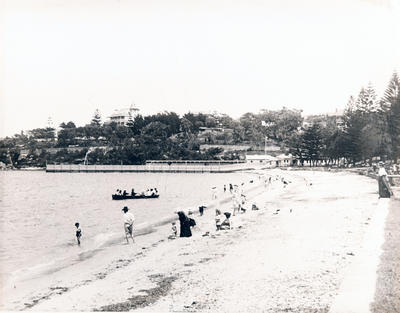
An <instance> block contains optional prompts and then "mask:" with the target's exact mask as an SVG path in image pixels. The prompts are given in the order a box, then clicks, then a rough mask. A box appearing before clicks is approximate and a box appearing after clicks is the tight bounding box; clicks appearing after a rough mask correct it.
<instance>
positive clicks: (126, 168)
mask: <svg viewBox="0 0 400 313" xmlns="http://www.w3.org/2000/svg"><path fill="white" fill-rule="evenodd" d="M253 168H254V167H252V166H249V164H246V163H237V164H224V163H216V164H204V163H203V164H201V163H200V164H193V163H187V164H184V163H183V164H170V165H169V164H157V163H155V164H146V165H84V164H47V166H46V172H49V173H56V172H83V173H96V172H103V173H105V172H108V173H111V172H128V173H129V172H131V173H141V172H142V173H143V172H154V173H163V172H167V173H231V172H236V171H243V170H250V169H253Z"/></svg>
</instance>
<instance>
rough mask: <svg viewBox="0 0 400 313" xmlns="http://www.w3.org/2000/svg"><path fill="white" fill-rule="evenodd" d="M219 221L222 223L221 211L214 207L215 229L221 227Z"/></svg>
mask: <svg viewBox="0 0 400 313" xmlns="http://www.w3.org/2000/svg"><path fill="white" fill-rule="evenodd" d="M221 223H222V216H221V211H220V210H218V209H215V226H216V229H217V230H220V229H221Z"/></svg>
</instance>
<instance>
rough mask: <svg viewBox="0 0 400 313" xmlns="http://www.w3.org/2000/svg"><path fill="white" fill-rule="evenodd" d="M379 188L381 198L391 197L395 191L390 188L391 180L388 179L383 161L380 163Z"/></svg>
mask: <svg viewBox="0 0 400 313" xmlns="http://www.w3.org/2000/svg"><path fill="white" fill-rule="evenodd" d="M378 188H379V198H390V196H393V191H392V189H391V188H390V185H389V182H388V180H387V173H386V170H385V167H384V166H383V163H381V162H380V163H379V171H378Z"/></svg>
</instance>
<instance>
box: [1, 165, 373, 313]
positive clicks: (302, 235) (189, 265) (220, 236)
mask: <svg viewBox="0 0 400 313" xmlns="http://www.w3.org/2000/svg"><path fill="white" fill-rule="evenodd" d="M273 173H274V174H279V175H282V176H284V177H285V178H286V179H288V180H290V181H291V183H290V184H289V185H288V186H287V187H284V185H283V184H282V183H281V182H279V181H275V182H273V184H272V186H268V187H267V188H266V189H264V187H261V188H258V189H257V190H254V191H253V192H251V193H250V194H249V195H248V199H249V201H248V203H247V207H248V209H249V208H250V207H251V204H252V203H256V204H257V205H258V207H259V208H260V210H258V211H251V210H248V211H247V212H246V213H245V214H240V215H237V216H235V217H233V219H232V223H233V229H231V230H226V231H219V232H216V231H215V222H214V212H213V210H206V211H205V214H204V216H202V217H199V216H195V219H196V222H197V227H196V228H195V229H194V231H193V237H191V238H177V239H175V240H168V239H167V236H168V235H169V233H170V229H169V226H168V227H166V226H163V227H160V228H159V230H158V231H157V232H155V233H152V234H149V235H148V236H153V239H154V240H153V241H152V242H153V244H151V245H147V246H146V245H144V244H143V241H142V239H141V238H140V237H138V238H137V239H136V244H135V245H129V246H128V245H121V246H119V247H116V248H115V249H113V250H112V254H111V253H110V251H101V252H99V254H98V255H97V256H96V257H94V258H91V259H87V260H82V262H80V263H78V264H76V265H74V266H73V267H70V268H68V269H66V270H61V271H59V272H57V273H54V274H53V275H51V281H48V279H49V278H46V280H47V281H43V284H41V282H40V281H35V282H32V284H31V285H29V282H27V283H25V284H24V286H16V288H15V289H14V290H11V291H8V292H7V293H6V294H4V295H3V299H2V302H3V306H2V308H4V309H8V310H20V309H22V310H37V311H93V310H96V311H128V310H135V309H138V310H139V311H145V312H160V311H161V312H171V311H173V312H193V311H201V312H256V311H263V312H328V311H329V308H330V305H331V303H332V302H333V301H334V299H335V297H336V296H337V293H338V291H339V287H340V284H341V282H342V280H343V278H344V276H345V275H346V271H347V270H348V268H349V266H350V265H351V263H352V261H353V259H354V257H355V256H356V255H357V253H358V251H359V250H360V247H361V245H362V242H363V236H364V233H365V231H366V230H367V229H368V227H369V222H370V219H371V217H372V216H373V214H374V212H375V210H376V207H377V202H378V196H377V186H376V182H375V181H373V180H372V179H370V178H367V177H364V176H360V175H356V174H348V173H328V172H313V171H279V170H276V171H274V172H273ZM221 206H222V207H223V210H225V209H228V206H230V203H225V204H221ZM207 232H208V235H206V234H207ZM40 286H45V287H44V288H41V287H40ZM377 312H378V311H377Z"/></svg>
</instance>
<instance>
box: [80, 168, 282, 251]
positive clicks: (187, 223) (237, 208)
mask: <svg viewBox="0 0 400 313" xmlns="http://www.w3.org/2000/svg"><path fill="white" fill-rule="evenodd" d="M262 178H263V176H259V180H261V179H262ZM272 179H273V177H272V176H269V177H268V178H267V177H264V183H265V186H267V185H268V184H271V182H272ZM274 180H280V181H281V182H282V183H283V184H284V187H286V185H287V184H288V183H289V181H287V180H285V179H284V178H283V177H280V176H278V175H276V176H275V178H274ZM249 183H250V184H251V183H253V180H250V181H249ZM244 185H245V183H244V182H243V183H241V184H240V185H236V184H232V183H229V184H228V186H229V192H230V193H231V199H232V205H231V209H229V208H228V211H225V212H222V209H220V208H216V209H215V230H216V231H220V230H228V229H231V228H232V221H231V217H232V216H235V215H236V214H239V213H245V212H246V210H247V209H246V203H247V197H246V194H245V192H244ZM212 190H213V195H212V199H213V200H214V199H217V192H216V187H213V188H212ZM227 190H228V188H227V185H226V184H225V185H224V186H223V191H224V193H226V192H227ZM117 192H118V193H120V194H121V195H127V194H128V193H127V192H126V190H124V191H122V190H120V189H118V190H117ZM131 194H132V195H135V194H136V193H135V191H134V189H132V190H131ZM142 194H144V195H154V194H158V190H157V188H151V189H147V190H146V191H145V192H143V193H142ZM206 208H207V206H205V205H201V206H199V215H200V216H202V215H203V214H204V209H206ZM258 209H259V208H258V206H257V205H256V204H255V203H253V204H252V205H251V210H258ZM122 211H123V225H124V231H125V238H126V241H127V243H128V244H129V239H131V241H132V243H134V242H135V239H134V237H133V224H134V222H135V217H134V215H133V214H132V213H131V212H130V211H129V208H128V207H127V206H124V207H123V208H122ZM193 213H194V212H191V211H189V212H187V213H185V212H184V211H183V210H181V211H177V212H176V214H177V215H178V220H179V226H180V227H179V237H191V236H192V231H191V228H192V227H194V226H196V221H195V220H194V218H192V217H190V215H192V214H193ZM75 227H76V233H75V234H76V239H77V242H78V245H80V243H81V237H82V230H81V228H80V224H79V222H76V223H75ZM171 231H172V233H171V235H170V236H169V238H170V239H173V238H176V237H178V229H177V223H176V222H172V226H171Z"/></svg>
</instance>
